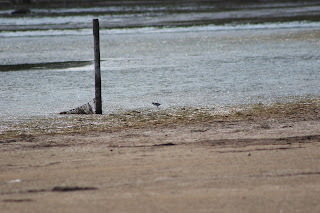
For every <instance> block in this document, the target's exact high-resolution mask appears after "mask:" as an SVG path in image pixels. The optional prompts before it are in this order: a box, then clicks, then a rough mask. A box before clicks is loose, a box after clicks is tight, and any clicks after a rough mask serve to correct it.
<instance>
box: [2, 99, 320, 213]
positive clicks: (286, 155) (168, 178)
mask: <svg viewBox="0 0 320 213" xmlns="http://www.w3.org/2000/svg"><path fill="white" fill-rule="evenodd" d="M283 109H284V111H283V112H280V111H278V110H277V112H276V113H275V111H273V113H271V112H270V111H269V113H268V114H265V113H259V115H252V114H248V113H247V114H245V113H238V116H233V117H232V116H228V115H226V116H225V117H223V116H222V117H219V118H216V119H214V118H212V119H200V120H198V121H193V122H180V121H179V119H178V120H177V121H176V122H171V123H166V124H163V125H161V124H159V123H157V124H146V125H137V126H132V127H126V128H117V129H112V128H111V129H105V130H101V129H100V130H99V131H85V132H81V131H80V132H73V133H64V134H39V135H33V134H22V135H18V136H12V137H7V138H5V139H1V140H0V153H1V155H0V209H1V212H320V196H319V194H320V116H319V107H318V105H317V106H315V105H310V104H304V105H303V108H301V106H299V107H295V108H290V107H288V108H287V107H286V108H283ZM288 110H289V111H290V112H289V111H288ZM240 114H241V115H240ZM213 117H214V116H213Z"/></svg>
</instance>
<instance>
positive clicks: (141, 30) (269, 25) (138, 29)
mask: <svg viewBox="0 0 320 213" xmlns="http://www.w3.org/2000/svg"><path fill="white" fill-rule="evenodd" d="M290 28H311V29H319V28H320V22H308V21H301V22H300V21H295V22H278V23H263V24H238V25H232V24H227V25H204V26H189V27H136V28H113V29H102V30H100V34H101V35H117V34H144V33H145V34H150V33H177V32H197V31H232V30H256V29H290ZM91 34H92V29H75V30H60V29H56V30H31V31H25V30H23V31H2V32H0V37H38V36H68V35H78V36H83V35H91Z"/></svg>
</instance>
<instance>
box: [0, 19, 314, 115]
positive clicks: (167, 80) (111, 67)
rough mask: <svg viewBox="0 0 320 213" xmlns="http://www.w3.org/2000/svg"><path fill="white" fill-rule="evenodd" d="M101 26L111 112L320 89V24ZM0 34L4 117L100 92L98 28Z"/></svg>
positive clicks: (275, 97)
mask: <svg viewBox="0 0 320 213" xmlns="http://www.w3.org/2000/svg"><path fill="white" fill-rule="evenodd" d="M202 15H203V14H202ZM82 18H83V17H82ZM90 18H91V17H89V18H88V19H90ZM57 20H58V21H59V20H60V19H57ZM79 20H80V21H81V20H82V19H79ZM41 21H44V22H45V20H40V22H41ZM40 22H39V23H40ZM101 22H103V20H101ZM89 23H91V20H89ZM46 26H49V25H46ZM100 33H101V38H100V42H101V58H102V62H101V67H102V87H103V89H102V99H103V112H104V113H109V112H113V111H116V110H129V109H147V108H152V107H154V106H153V105H152V104H151V103H152V102H159V103H161V104H162V105H161V106H160V107H161V108H174V107H181V106H191V107H210V108H211V107H216V108H217V107H224V106H232V105H239V104H252V103H260V102H261V103H272V102H276V101H288V100H292V99H299V98H304V97H317V96H319V95H320V87H319V82H320V75H319V67H320V66H319V65H320V54H319V48H318V47H319V45H320V23H319V22H305V21H302V22H301V21H294V22H281V23H278V22H275V23H262V24H252V23H247V24H232V25H228V24H226V25H214V24H209V25H208V24H204V25H202V26H187V27H181V26H179V27H177V26H176V27H170V28H169V27H165V28H157V27H150V26H146V27H136V28H121V29H120V28H110V29H102V30H101V32H100ZM0 39H1V42H0V71H1V72H0V85H1V87H0V97H1V101H0V109H1V111H0V119H1V120H2V121H8V120H11V121H14V120H19V119H24V118H31V117H33V116H52V115H53V116H54V115H56V114H57V113H59V112H61V111H65V110H68V109H72V108H75V107H77V106H80V105H82V104H84V103H86V102H88V101H91V100H92V99H93V98H94V67H93V62H92V61H93V38H92V35H91V29H88V28H80V29H69V30H61V29H53V30H37V31H30V30H26V31H10V30H7V31H1V32H0ZM26 64H27V65H26Z"/></svg>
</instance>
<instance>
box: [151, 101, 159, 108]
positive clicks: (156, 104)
mask: <svg viewBox="0 0 320 213" xmlns="http://www.w3.org/2000/svg"><path fill="white" fill-rule="evenodd" d="M152 104H153V105H155V106H156V107H157V108H158V107H159V106H160V105H161V104H159V103H156V102H152Z"/></svg>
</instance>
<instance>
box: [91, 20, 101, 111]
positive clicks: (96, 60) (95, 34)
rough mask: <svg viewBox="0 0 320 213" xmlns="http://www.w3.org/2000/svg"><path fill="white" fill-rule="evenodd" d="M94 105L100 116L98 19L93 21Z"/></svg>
mask: <svg viewBox="0 0 320 213" xmlns="http://www.w3.org/2000/svg"><path fill="white" fill-rule="evenodd" d="M92 22H93V40H94V69H95V105H96V114H102V98H101V70H100V38H99V37H100V36H99V19H93V20H92Z"/></svg>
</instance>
